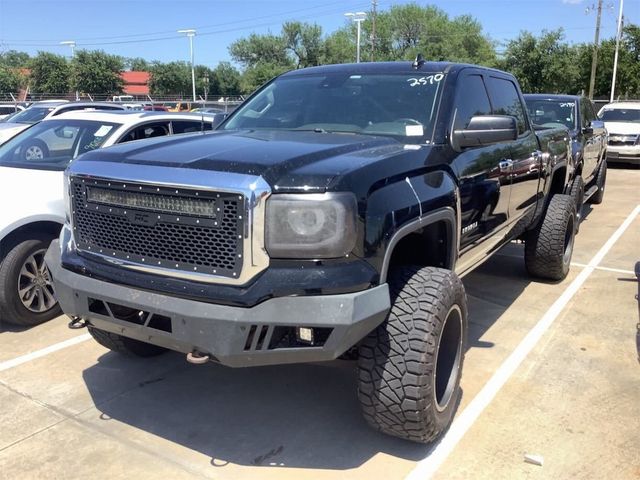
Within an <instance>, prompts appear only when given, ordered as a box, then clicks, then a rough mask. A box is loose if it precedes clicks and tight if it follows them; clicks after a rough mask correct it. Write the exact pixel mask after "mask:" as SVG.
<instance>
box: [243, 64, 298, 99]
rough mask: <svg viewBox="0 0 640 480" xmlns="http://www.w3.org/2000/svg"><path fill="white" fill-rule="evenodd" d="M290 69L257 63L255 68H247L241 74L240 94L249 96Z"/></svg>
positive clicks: (288, 67)
mask: <svg viewBox="0 0 640 480" xmlns="http://www.w3.org/2000/svg"><path fill="white" fill-rule="evenodd" d="M290 69H291V66H287V65H276V64H273V63H258V64H256V65H255V66H252V67H249V68H247V69H246V70H245V71H244V72H243V74H242V79H241V82H240V86H241V90H242V93H245V94H250V93H252V92H253V91H254V90H256V89H257V88H258V87H259V86H261V85H262V84H264V83H266V82H268V81H269V80H271V79H272V78H273V77H276V76H278V75H280V74H282V73H284V72H286V71H288V70H290Z"/></svg>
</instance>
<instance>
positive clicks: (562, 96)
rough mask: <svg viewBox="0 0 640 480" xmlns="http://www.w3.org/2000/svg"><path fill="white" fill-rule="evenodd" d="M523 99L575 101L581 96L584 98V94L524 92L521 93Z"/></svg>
mask: <svg viewBox="0 0 640 480" xmlns="http://www.w3.org/2000/svg"><path fill="white" fill-rule="evenodd" d="M523 95H524V98H525V99H531V100H559V101H569V102H573V101H577V100H580V99H581V98H585V97H584V95H566V94H556V93H525V94H523Z"/></svg>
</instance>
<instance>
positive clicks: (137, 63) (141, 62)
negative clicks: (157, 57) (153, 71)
mask: <svg viewBox="0 0 640 480" xmlns="http://www.w3.org/2000/svg"><path fill="white" fill-rule="evenodd" d="M124 64H125V67H126V68H128V69H129V70H131V71H132V72H148V71H149V69H150V68H151V62H148V61H147V60H145V59H144V58H142V57H132V58H127V59H125V61H124Z"/></svg>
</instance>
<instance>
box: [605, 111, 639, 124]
mask: <svg viewBox="0 0 640 480" xmlns="http://www.w3.org/2000/svg"><path fill="white" fill-rule="evenodd" d="M600 120H603V121H605V122H634V123H640V109H632V108H612V109H610V110H604V111H603V112H602V113H601V114H600Z"/></svg>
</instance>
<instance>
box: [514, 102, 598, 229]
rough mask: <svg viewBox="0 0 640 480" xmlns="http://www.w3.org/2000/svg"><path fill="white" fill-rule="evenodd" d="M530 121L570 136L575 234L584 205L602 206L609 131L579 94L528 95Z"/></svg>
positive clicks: (539, 128) (589, 104) (570, 192)
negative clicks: (563, 128)
mask: <svg viewBox="0 0 640 480" xmlns="http://www.w3.org/2000/svg"><path fill="white" fill-rule="evenodd" d="M524 100H525V102H526V103H527V109H528V110H529V118H531V121H532V122H533V124H534V128H535V129H536V130H538V132H540V130H545V129H549V128H557V127H561V128H562V127H565V128H568V129H569V135H570V137H571V166H570V169H571V170H572V174H571V177H572V178H571V183H570V184H569V186H568V191H567V192H566V193H568V194H570V195H571V196H572V197H573V199H574V201H575V202H576V214H577V221H576V231H577V229H578V227H579V225H580V222H581V221H582V204H583V203H584V202H585V201H586V202H589V203H593V204H600V203H602V200H603V199H604V188H605V183H606V180H607V130H606V129H605V125H604V122H602V121H600V120H598V117H597V115H596V112H595V110H594V107H593V103H591V100H589V99H588V98H587V97H584V96H580V95H550V94H547V93H538V94H533V93H529V94H525V95H524Z"/></svg>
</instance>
